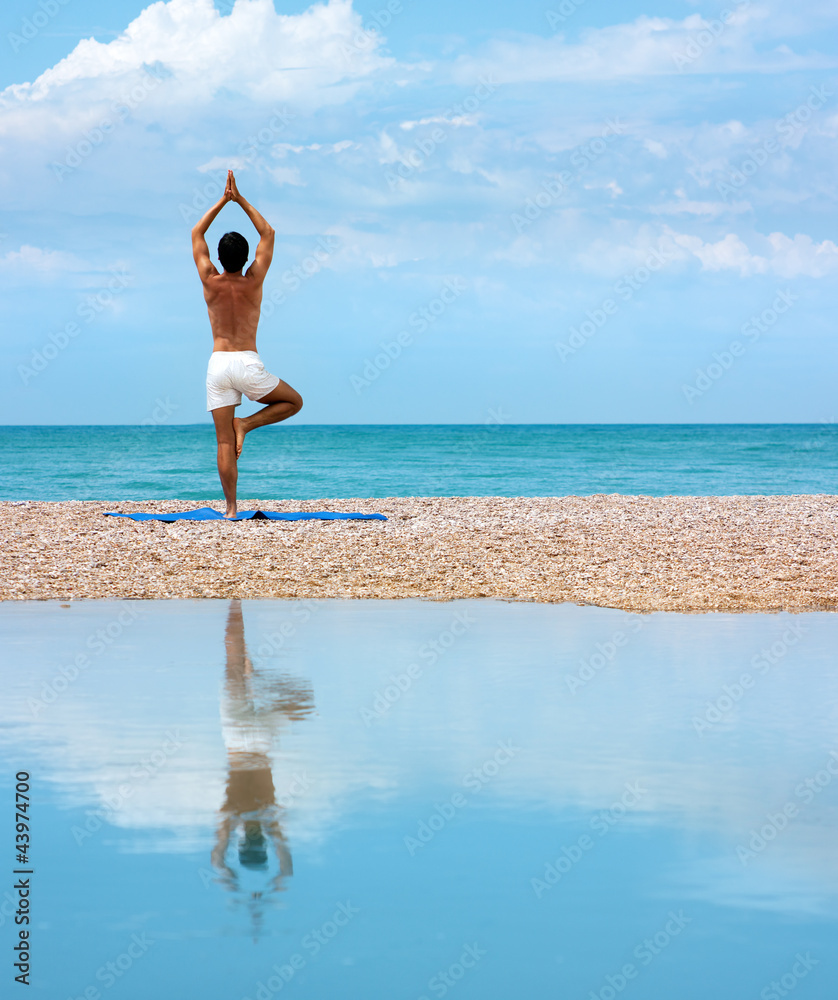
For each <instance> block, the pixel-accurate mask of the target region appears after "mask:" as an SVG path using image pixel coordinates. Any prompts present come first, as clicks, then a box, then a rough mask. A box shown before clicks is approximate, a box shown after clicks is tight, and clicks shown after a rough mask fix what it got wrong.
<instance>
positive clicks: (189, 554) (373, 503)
mask: <svg viewBox="0 0 838 1000" xmlns="http://www.w3.org/2000/svg"><path fill="white" fill-rule="evenodd" d="M201 506H215V507H216V508H218V504H217V502H215V503H213V501H206V502H194V501H190V502H182V501H181V502H179V501H176V500H175V501H171V500H170V501H166V502H162V501H154V502H147V503H130V504H129V503H119V504H114V503H103V502H93V501H63V502H52V503H47V502H36V501H18V502H12V501H8V502H3V503H0V532H1V533H2V540H3V546H2V557H0V558H1V559H2V575H0V598H2V599H3V600H65V601H67V600H83V599H92V598H97V599H103V598H107V599H126V600H127V599H130V600H143V599H145V600H150V599H166V598H231V597H238V598H286V599H303V598H380V599H393V598H424V599H428V600H454V599H457V598H480V597H487V598H496V599H502V600H510V601H540V602H555V603H559V602H572V603H576V604H590V605H597V606H600V607H608V608H621V609H625V610H627V611H636V612H650V611H680V612H702V611H726V612H735V611H781V610H783V611H814V610H834V609H836V608H838V542H837V541H836V537H838V532H836V527H838V497H834V496H826V495H820V496H808V495H807V496H773V497H772V496H732V497H642V496H635V497H632V496H621V495H616V494H615V495H597V496H590V497H536V498H533V497H524V498H498V497H454V498H394V499H374V500H369V499H340V500H312V501H305V502H299V501H282V502H269V501H263V500H243V501H242V502H241V503H240V505H239V509H240V510H252V509H262V510H275V511H291V510H302V511H316V510H333V511H337V510H341V511H357V512H360V513H376V512H377V513H381V514H384V515H386V517H387V518H388V520H387V521H356V522H352V521H344V522H317V521H302V522H276V521H241V522H232V523H229V522H175V523H172V524H165V523H161V522H145V523H138V522H134V521H130V520H127V519H124V518H111V517H105V516H103V515H104V514H105V512H106V511H121V512H124V513H128V512H135V511H144V512H148V513H162V512H165V511H173V510H190V509H195V508H197V507H201Z"/></svg>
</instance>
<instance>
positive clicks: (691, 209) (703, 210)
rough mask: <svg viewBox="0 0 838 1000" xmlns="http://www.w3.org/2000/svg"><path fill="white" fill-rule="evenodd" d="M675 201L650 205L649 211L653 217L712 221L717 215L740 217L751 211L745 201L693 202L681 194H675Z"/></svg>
mask: <svg viewBox="0 0 838 1000" xmlns="http://www.w3.org/2000/svg"><path fill="white" fill-rule="evenodd" d="M676 194H678V195H679V198H678V200H677V201H667V202H663V203H662V204H660V205H652V206H651V208H650V209H649V211H651V212H654V213H655V215H699V216H704V217H706V218H708V219H714V218H716V216H719V215H726V214H734V215H741V214H742V213H743V212H750V211H751V204H750V202H747V201H736V202H731V203H730V204H728V203H727V202H724V201H694V200H692V199H690V198H687V197H686V196H685V195H684V194H683V192H677V191H676Z"/></svg>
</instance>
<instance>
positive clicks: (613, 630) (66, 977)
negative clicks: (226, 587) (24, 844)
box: [0, 601, 838, 1000]
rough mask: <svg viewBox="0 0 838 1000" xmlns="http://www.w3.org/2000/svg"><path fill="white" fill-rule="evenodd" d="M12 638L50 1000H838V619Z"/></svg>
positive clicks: (411, 616)
mask: <svg viewBox="0 0 838 1000" xmlns="http://www.w3.org/2000/svg"><path fill="white" fill-rule="evenodd" d="M0 637H2V642H3V648H4V650H5V656H4V666H3V668H2V669H3V674H2V683H3V699H2V721H3V726H2V731H0V732H1V733H2V745H0V753H2V758H3V784H2V788H0V802H2V805H3V808H4V809H5V811H6V815H7V817H9V818H11V814H12V811H13V810H12V805H13V801H14V787H15V776H16V774H17V773H18V772H28V773H29V775H30V779H29V783H30V785H31V798H32V806H31V811H30V812H29V822H30V825H31V828H32V829H31V835H32V846H31V853H30V855H29V856H28V858H27V861H26V866H27V867H29V868H31V869H32V870H33V872H34V874H32V875H31V876H27V877H30V878H31V891H30V896H29V901H30V907H31V909H30V913H31V918H32V924H31V931H32V935H31V952H30V963H31V975H30V978H31V986H30V987H29V989H28V991H27V993H26V995H27V996H32V997H44V998H47V1000H69V998H72V1000H77V998H85V1000H100V998H106V1000H148V998H153V997H159V998H161V1000H192V998H199V1000H274V998H275V997H281V998H286V997H292V998H293V997H297V998H338V997H346V998H350V1000H353V998H359V1000H360V998H364V1000H385V998H386V1000H398V998H404V1000H420V998H423V997H424V998H427V1000H431V998H434V997H440V998H441V997H446V996H451V997H453V998H454V1000H468V998H475V1000H501V998H504V1000H507V998H519V997H520V998H527V1000H541V998H545V1000H546V998H562V1000H564V998H569V1000H570V998H579V1000H592V998H593V1000H616V998H617V997H624V998H626V1000H632V998H636V1000H691V998H696V1000H697V998H702V1000H703V998H705V997H707V996H708V995H712V996H713V998H714V1000H747V998H749V997H753V998H755V1000H757V998H759V1000H775V998H779V997H784V996H787V995H792V996H794V997H795V998H801V1000H806V998H809V1000H827V998H829V1000H832V998H834V997H835V996H836V984H838V946H836V941H837V940H838V938H836V931H838V853H836V834H838V662H837V661H836V654H835V650H836V648H838V617H836V616H834V615H828V614H807V615H784V614H781V615H737V616H735V615H693V616H688V615H675V614H654V615H643V616H641V615H632V614H627V613H625V612H620V611H612V610H606V609H599V608H592V607H576V606H570V605H562V606H549V605H536V604H506V603H500V602H493V601H462V602H455V603H450V604H445V603H422V602H415V601H393V602H387V601H377V602H374V601H367V602H365V601H306V602H296V603H295V602H284V601H246V602H242V603H241V604H239V603H238V602H235V601H234V602H226V601H156V602H155V601H152V602H135V603H132V602H107V601H87V602H75V603H73V604H72V605H64V604H60V603H58V602H31V603H27V602H24V603H14V602H7V603H5V604H2V605H0ZM5 829H6V831H7V835H8V840H6V841H4V843H5V845H6V846H5V847H4V848H3V851H2V852H0V872H2V881H3V882H4V883H5V884H4V885H3V887H2V892H0V897H1V898H2V900H3V903H2V906H0V910H1V911H2V915H0V924H1V925H2V926H0V939H2V943H3V953H4V955H5V960H4V967H3V968H2V970H0V976H2V977H3V980H4V984H3V988H2V991H0V992H2V995H3V996H7V995H9V996H12V995H17V993H16V992H15V990H18V991H19V992H20V995H21V996H22V995H23V988H22V987H17V985H16V984H15V983H14V974H15V972H14V970H13V967H12V965H13V961H14V960H13V958H12V954H13V952H12V947H13V944H14V943H15V942H16V941H17V940H18V937H17V935H18V930H19V927H17V926H15V924H14V919H15V917H14V909H15V906H17V905H18V904H17V900H18V895H17V893H16V892H15V890H14V885H15V880H16V879H17V878H18V876H17V875H15V874H13V872H14V871H15V869H16V868H17V867H22V863H20V862H17V861H16V860H15V854H14V853H13V846H12V841H13V837H12V826H11V823H10V822H9V821H7V822H6V823H5ZM21 877H23V876H21Z"/></svg>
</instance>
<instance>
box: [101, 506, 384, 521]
mask: <svg viewBox="0 0 838 1000" xmlns="http://www.w3.org/2000/svg"><path fill="white" fill-rule="evenodd" d="M105 517H130V518H131V520H132V521H169V522H171V521H250V520H255V521H386V520H387V518H386V517H385V516H384V515H383V514H336V513H335V512H334V511H331V510H318V511H314V512H312V513H310V514H308V513H304V512H298V513H292V514H277V513H276V512H275V511H272V510H243V511H242V512H241V513H239V514H237V515H236V516H235V517H234V518H233V517H227V518H225V517H224V515H223V514H220V513H219V512H218V511H217V510H213V509H212V507H201V508H199V509H198V510H184V511H181V512H179V513H177V514H116V513H114V512H113V511H108V512H107V513H106V514H105Z"/></svg>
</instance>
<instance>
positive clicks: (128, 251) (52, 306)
mask: <svg viewBox="0 0 838 1000" xmlns="http://www.w3.org/2000/svg"><path fill="white" fill-rule="evenodd" d="M836 27H838V8H836V7H835V5H834V3H833V2H831V0H806V2H805V3H803V4H789V3H782V2H780V0H744V2H743V0H739V2H737V0H730V2H728V3H727V5H725V3H723V2H716V0H714V2H704V0H642V2H639V0H621V2H619V3H617V2H616V0H517V2H515V3H512V2H510V0H503V2H491V0H481V2H479V3H478V2H477V0H457V3H456V4H454V3H445V4H443V3H441V2H438V0H422V2H421V3H420V2H419V0H379V2H375V3H368V2H366V0H365V2H352V0H328V2H326V3H316V4H313V5H308V4H307V3H305V2H297V0H293V2H291V0H273V2H272V0H237V2H235V4H233V3H231V2H228V0H216V2H215V3H213V2H212V0H169V2H158V3H153V4H151V5H149V6H143V4H142V3H141V2H134V0H108V2H107V3H106V2H105V0H65V2H63V3H62V2H61V0H11V2H9V3H6V4H4V5H3V7H2V11H1V12H0V29H1V30H0V47H3V52H4V55H3V58H2V59H0V75H1V76H2V79H0V88H4V89H2V92H1V93H0V180H2V183H0V294H1V295H2V300H3V304H4V308H3V310H2V314H1V318H0V335H2V345H3V352H4V355H5V362H6V363H5V364H4V365H3V379H4V383H5V384H4V385H3V392H2V404H0V405H1V406H2V410H0V422H2V423H5V424H140V423H146V424H166V423H169V424H178V423H186V424H189V423H199V422H205V421H208V420H209V415H208V414H207V413H206V410H205V406H206V403H205V390H204V379H205V371H206V362H207V358H208V356H209V353H210V351H211V349H212V340H211V335H210V330H209V322H208V319H207V315H206V309H205V306H204V303H203V298H202V294H201V286H200V282H199V279H198V276H197V272H196V271H195V268H194V264H193V261H192V257H191V252H190V232H189V231H190V228H191V226H192V225H193V224H194V223H195V222H196V221H197V219H198V217H199V216H200V214H202V212H203V211H204V210H205V209H206V207H208V206H209V205H210V204H212V203H213V202H214V201H215V200H217V198H218V197H219V196H220V194H221V190H222V185H223V177H224V174H225V172H226V169H227V168H228V167H232V168H234V169H235V170H236V175H237V178H238V182H239V187H240V190H241V192H242V193H243V194H244V195H245V197H247V198H248V199H249V200H250V201H251V202H252V203H253V204H254V205H255V206H256V207H257V208H258V209H259V210H260V211H261V212H262V213H263V214H264V215H265V217H266V218H267V219H268V220H269V221H270V223H271V224H272V225H273V227H274V229H275V230H276V234H277V236H276V250H275V254H274V260H273V265H272V268H271V271H270V273H269V275H268V278H267V279H266V282H265V296H264V305H263V315H262V320H261V324H260V332H259V350H260V354H261V356H262V359H263V361H264V363H265V364H266V366H267V367H268V369H269V370H270V371H273V372H275V373H276V374H277V375H279V376H280V377H281V378H283V379H284V380H285V381H286V382H289V383H290V384H291V385H292V386H294V387H295V388H296V389H298V391H299V392H300V393H301V394H302V396H303V398H304V400H305V406H304V408H303V411H302V412H301V414H300V415H299V416H298V417H296V418H295V421H297V422H300V423H321V424H335V423H350V424H351V423H361V424H375V423H384V424H394V423H474V424H479V423H492V422H498V421H503V422H509V423H600V422H603V423H612V422H620V423H634V422H637V423H650V422H660V423H703V422H711V423H712V422H812V423H818V422H832V421H834V420H835V419H836V417H838V405H836V402H835V393H834V388H833V387H834V383H835V379H836V375H838V347H836V343H835V338H834V336H833V330H834V325H835V324H834V315H835V291H836V280H837V279H838V245H836V239H838V237H836V227H835V222H836V192H837V191H838V188H837V187H836V176H835V162H836V160H835V149H836V135H838V45H836V39H838V33H836V31H835V29H836ZM228 229H234V230H239V231H241V232H242V233H243V234H244V235H245V236H246V238H247V239H248V240H249V241H250V243H251V249H253V248H254V247H255V244H256V242H257V235H256V233H255V231H254V230H253V228H252V227H251V225H250V223H249V222H248V220H247V219H246V217H245V216H244V214H243V213H242V211H241V209H240V208H239V207H238V206H235V205H228V206H226V207H225V208H224V210H223V212H222V213H221V215H220V216H219V218H218V219H217V220H216V222H215V223H214V224H213V226H212V227H211V229H210V231H209V234H208V242H209V245H210V247H211V250H212V251H213V253H214V248H215V246H216V245H217V241H218V239H219V238H220V236H221V235H222V234H223V233H224V232H225V231H227V230H228Z"/></svg>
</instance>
